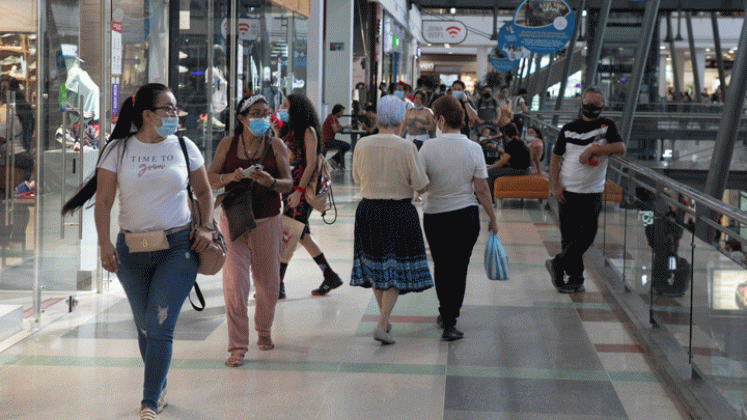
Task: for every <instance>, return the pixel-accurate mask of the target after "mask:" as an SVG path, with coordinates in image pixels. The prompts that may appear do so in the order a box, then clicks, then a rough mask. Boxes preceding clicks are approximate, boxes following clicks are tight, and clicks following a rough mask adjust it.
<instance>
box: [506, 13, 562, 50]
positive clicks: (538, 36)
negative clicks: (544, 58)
mask: <svg viewBox="0 0 747 420" xmlns="http://www.w3.org/2000/svg"><path fill="white" fill-rule="evenodd" d="M504 26H505V25H504ZM575 28H576V17H575V16H574V15H573V9H571V6H569V5H568V3H566V2H565V1H563V0H525V1H524V2H522V3H521V4H519V7H517V8H516V13H515V14H514V21H513V28H512V29H513V32H514V35H515V36H516V37H517V38H518V40H519V42H518V44H519V45H521V46H522V47H523V48H525V49H528V50H530V51H531V52H533V53H537V54H552V53H554V52H556V51H558V50H559V49H561V48H563V47H564V46H565V44H567V43H568V41H569V40H570V39H571V36H573V31H574V30H575Z"/></svg>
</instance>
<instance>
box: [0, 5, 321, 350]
mask: <svg viewBox="0 0 747 420" xmlns="http://www.w3.org/2000/svg"><path fill="white" fill-rule="evenodd" d="M171 3H173V2H152V1H148V0H142V1H134V2H133V1H125V0H111V1H110V2H103V5H101V4H98V5H96V4H89V3H83V2H81V1H79V0H51V1H43V0H26V1H23V0H22V1H12V0H0V10H2V11H3V13H2V14H0V137H3V138H4V139H13V141H9V142H7V144H6V145H3V146H0V153H2V155H1V156H0V159H2V160H1V161H0V190H2V203H0V213H1V214H0V315H3V314H5V313H6V312H8V311H10V312H13V313H15V312H17V313H18V314H19V315H18V316H19V322H18V324H17V327H18V329H20V328H21V322H20V317H21V316H23V317H25V318H30V317H36V318H37V319H39V317H40V314H41V310H42V309H43V308H44V307H47V306H49V305H53V304H57V303H60V302H61V301H63V300H65V299H66V298H67V297H68V296H71V295H75V294H76V293H81V292H96V291H98V292H104V291H106V290H107V284H108V283H107V280H109V279H111V278H113V276H109V275H108V273H106V272H102V271H101V269H100V267H99V263H98V261H99V258H98V249H97V237H96V230H95V226H94V219H93V207H92V206H91V207H84V208H83V209H82V211H76V212H75V213H74V214H73V215H70V216H65V217H62V216H61V206H62V204H63V203H64V201H65V200H67V199H69V198H70V197H71V196H72V195H73V194H74V193H75V192H76V191H77V190H78V188H79V186H80V185H81V183H82V182H83V181H84V180H86V179H87V178H88V177H89V176H90V175H92V174H93V172H94V168H95V165H96V161H97V159H98V153H99V150H100V149H99V145H100V144H103V141H101V139H102V138H103V139H104V140H105V139H106V135H107V133H108V132H109V131H110V130H111V127H112V126H113V123H114V122H116V119H117V114H118V112H119V106H120V104H121V103H122V101H123V100H124V98H126V97H127V96H129V95H132V94H134V93H135V91H136V90H137V88H138V87H139V86H141V85H143V84H146V83H151V82H160V83H164V84H167V85H169V86H171V88H172V89H173V90H174V92H175V94H176V97H177V101H178V104H179V108H180V114H179V115H180V134H181V135H184V136H187V137H189V138H190V139H192V140H193V141H195V142H196V143H197V144H198V145H200V147H201V148H202V150H203V151H204V153H205V157H206V160H207V164H209V163H210V162H211V160H212V152H213V150H214V147H215V142H216V141H218V140H220V139H221V138H222V137H223V136H225V135H226V134H227V133H228V132H229V130H230V129H231V128H232V125H233V124H232V121H231V118H232V116H233V113H232V112H231V109H232V108H233V107H234V105H235V104H236V103H237V102H238V100H239V99H240V98H241V97H242V96H243V95H245V94H248V93H262V94H264V95H265V96H266V97H267V98H268V100H269V101H270V104H271V106H272V108H273V109H275V108H277V106H278V105H279V104H280V103H281V102H282V99H283V97H284V96H285V95H287V94H289V93H292V92H301V93H305V86H306V33H307V30H306V28H307V25H306V17H304V16H303V15H300V14H298V13H295V12H292V11H289V10H286V9H284V8H282V7H280V6H277V5H275V4H273V3H271V2H269V1H256V2H252V3H251V5H249V4H247V3H245V2H238V0H210V1H207V2H181V3H179V2H176V3H175V4H171ZM302 3H303V2H302ZM105 6H110V8H109V7H107V9H106V10H103V11H102V9H101V7H105ZM299 7H300V5H299ZM177 21H178V22H177ZM102 22H103V23H102ZM174 31H177V33H174ZM232 34H234V35H232ZM102 39H103V40H105V41H102ZM232 40H235V41H236V42H232ZM102 43H103V44H104V45H102ZM175 51H177V52H178V53H175ZM174 61H177V62H174ZM102 112H103V113H104V114H103V115H101V114H102ZM112 219H114V220H116V215H113V217H112ZM112 231H113V232H116V228H115V229H112ZM102 279H103V281H100V280H102ZM0 324H2V323H0ZM3 328H5V327H4V325H0V340H2V339H4V338H6V337H7V336H8V335H9V334H12V333H14V332H16V331H13V328H15V327H11V329H10V330H5V329H3Z"/></svg>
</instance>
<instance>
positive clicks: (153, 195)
mask: <svg viewBox="0 0 747 420" xmlns="http://www.w3.org/2000/svg"><path fill="white" fill-rule="evenodd" d="M184 141H185V143H186V145H187V151H188V153H189V168H190V170H192V171H196V170H197V169H199V168H200V167H202V166H203V165H204V164H205V159H204V158H203V156H202V153H200V150H199V149H198V148H197V146H196V145H195V144H194V143H193V142H192V141H191V140H189V139H188V138H186V137H185V138H184ZM97 167H98V168H102V169H106V170H108V171H112V172H114V173H116V174H117V188H118V189H119V227H120V228H121V229H124V230H127V231H130V232H148V231H153V230H161V229H164V230H165V229H171V228H174V227H179V226H184V225H186V224H188V223H189V222H190V220H191V215H192V213H191V211H190V208H189V203H188V201H187V199H188V195H187V165H186V162H185V160H184V152H183V151H182V148H181V146H180V145H179V139H178V138H177V137H176V136H174V135H171V136H168V137H166V138H165V139H164V140H163V141H161V142H159V143H143V142H141V141H140V140H138V139H137V137H135V136H131V137H129V138H128V139H127V141H126V142H124V141H121V140H120V141H117V142H116V143H110V144H109V145H107V146H106V148H105V150H104V151H103V156H102V159H101V161H100V162H99V163H98V165H97Z"/></svg>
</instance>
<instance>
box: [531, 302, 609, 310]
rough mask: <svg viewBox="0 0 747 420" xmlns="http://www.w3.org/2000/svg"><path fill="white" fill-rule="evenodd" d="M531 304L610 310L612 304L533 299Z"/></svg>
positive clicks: (562, 307) (545, 306) (549, 306)
mask: <svg viewBox="0 0 747 420" xmlns="http://www.w3.org/2000/svg"><path fill="white" fill-rule="evenodd" d="M532 306H534V307H537V308H560V309H599V310H603V311H611V310H612V306H610V305H609V304H608V303H598V302H541V301H535V302H533V303H532Z"/></svg>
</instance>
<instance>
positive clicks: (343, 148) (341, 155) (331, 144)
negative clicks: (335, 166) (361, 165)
mask: <svg viewBox="0 0 747 420" xmlns="http://www.w3.org/2000/svg"><path fill="white" fill-rule="evenodd" d="M330 149H337V153H335V155H334V156H332V160H334V161H335V162H337V163H339V164H340V166H341V167H345V153H347V151H348V150H350V143H348V142H344V141H342V140H337V139H332V140H327V142H326V143H324V152H325V153H326V152H327V150H330Z"/></svg>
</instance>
